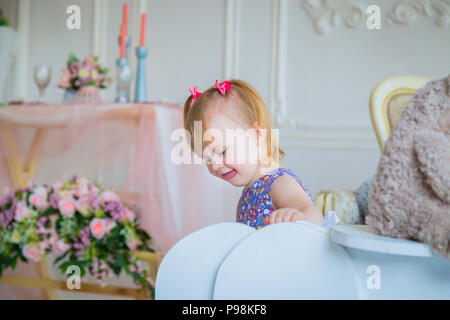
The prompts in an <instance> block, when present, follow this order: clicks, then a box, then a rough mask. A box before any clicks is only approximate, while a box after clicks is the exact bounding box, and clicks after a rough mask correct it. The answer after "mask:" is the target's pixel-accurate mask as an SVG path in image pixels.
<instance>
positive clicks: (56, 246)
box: [53, 239, 70, 254]
mask: <svg viewBox="0 0 450 320" xmlns="http://www.w3.org/2000/svg"><path fill="white" fill-rule="evenodd" d="M69 249H70V245H68V244H67V243H65V242H64V239H58V240H56V241H54V242H53V251H54V252H55V253H56V254H64V253H65V252H66V251H67V250H69Z"/></svg>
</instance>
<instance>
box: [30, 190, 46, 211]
mask: <svg viewBox="0 0 450 320" xmlns="http://www.w3.org/2000/svg"><path fill="white" fill-rule="evenodd" d="M28 200H29V201H30V203H31V204H32V205H33V206H34V207H35V208H36V209H38V210H39V211H45V210H47V208H48V207H49V203H48V201H47V193H45V194H44V193H32V194H31V195H30V198H29V199H28Z"/></svg>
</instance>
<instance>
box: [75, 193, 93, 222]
mask: <svg viewBox="0 0 450 320" xmlns="http://www.w3.org/2000/svg"><path fill="white" fill-rule="evenodd" d="M76 208H77V210H78V212H79V213H81V214H82V215H83V216H85V217H87V216H89V215H90V213H91V208H90V206H89V198H88V197H84V198H81V199H78V200H77V201H76Z"/></svg>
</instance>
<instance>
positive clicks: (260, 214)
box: [236, 168, 313, 229]
mask: <svg viewBox="0 0 450 320" xmlns="http://www.w3.org/2000/svg"><path fill="white" fill-rule="evenodd" d="M286 174H287V175H290V176H292V177H293V178H295V179H296V180H297V181H298V183H299V184H300V185H301V186H302V188H303V189H304V190H305V192H306V194H307V195H308V196H309V198H310V199H311V201H313V198H312V196H311V193H310V192H309V191H308V188H307V187H306V186H305V184H304V183H303V181H302V180H300V178H299V177H297V176H296V175H295V174H294V173H293V172H292V171H291V170H290V169H288V168H278V169H275V170H272V171H270V172H269V173H268V174H266V175H264V176H262V177H261V178H259V179H258V180H256V181H255V182H254V183H253V185H252V186H251V187H250V188H248V189H247V191H246V192H244V193H243V194H242V196H241V198H240V199H239V202H238V206H237V210H236V221H237V222H241V223H245V224H247V225H249V226H250V227H253V228H255V229H261V228H262V227H264V226H265V224H264V218H265V217H267V216H268V215H270V214H271V213H272V211H274V210H275V208H274V206H273V204H272V199H271V197H270V190H271V189H272V185H273V183H274V182H275V180H277V179H278V178H279V177H280V176H282V175H286Z"/></svg>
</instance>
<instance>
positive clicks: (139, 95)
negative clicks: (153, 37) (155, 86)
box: [134, 47, 147, 102]
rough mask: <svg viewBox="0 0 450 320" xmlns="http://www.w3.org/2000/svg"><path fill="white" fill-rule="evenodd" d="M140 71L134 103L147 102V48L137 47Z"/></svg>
mask: <svg viewBox="0 0 450 320" xmlns="http://www.w3.org/2000/svg"><path fill="white" fill-rule="evenodd" d="M136 55H137V58H138V69H137V77H136V92H135V96H134V101H136V102H143V101H147V84H146V75H145V58H147V47H137V48H136Z"/></svg>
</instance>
